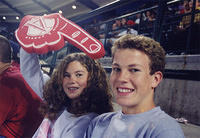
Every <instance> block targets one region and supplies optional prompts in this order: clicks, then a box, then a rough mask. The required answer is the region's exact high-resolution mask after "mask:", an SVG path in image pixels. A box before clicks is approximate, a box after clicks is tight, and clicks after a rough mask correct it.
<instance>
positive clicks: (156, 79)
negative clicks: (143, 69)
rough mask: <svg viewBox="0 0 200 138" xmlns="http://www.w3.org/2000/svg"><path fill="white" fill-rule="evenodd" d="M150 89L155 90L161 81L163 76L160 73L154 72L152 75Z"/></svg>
mask: <svg viewBox="0 0 200 138" xmlns="http://www.w3.org/2000/svg"><path fill="white" fill-rule="evenodd" d="M152 77H153V78H152V88H156V87H157V86H158V84H159V83H160V82H161V81H162V79H163V74H162V72H160V71H157V72H155V73H154V74H153V75H152Z"/></svg>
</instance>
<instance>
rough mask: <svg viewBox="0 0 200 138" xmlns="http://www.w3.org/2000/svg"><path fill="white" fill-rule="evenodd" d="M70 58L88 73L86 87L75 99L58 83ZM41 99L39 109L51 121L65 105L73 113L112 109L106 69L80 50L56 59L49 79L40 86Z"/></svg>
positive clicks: (79, 114)
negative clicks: (56, 63) (41, 89)
mask: <svg viewBox="0 0 200 138" xmlns="http://www.w3.org/2000/svg"><path fill="white" fill-rule="evenodd" d="M73 61H78V62H80V63H81V65H83V66H84V67H85V68H86V69H87V71H88V73H89V75H88V80H87V86H86V88H85V89H84V90H83V92H82V93H81V95H80V96H79V97H78V98H75V99H73V100H72V99H70V98H68V97H67V95H66V94H65V92H64V90H63V87H62V82H63V79H64V73H65V70H66V68H67V67H68V65H69V63H71V62H73ZM43 98H44V103H43V105H42V106H41V108H40V110H41V112H42V113H43V115H46V116H47V117H48V118H49V119H51V120H54V119H55V118H56V117H57V115H58V114H59V112H60V111H62V110H63V109H65V108H66V109H67V111H68V112H70V113H72V114H74V115H75V116H81V115H84V114H87V113H91V112H94V113H97V114H102V113H106V112H110V111H113V108H112V103H111V94H110V87H109V85H108V79H107V75H106V72H105V70H104V69H103V68H102V66H101V65H100V63H99V62H98V61H96V60H93V59H91V58H89V57H88V56H87V55H86V54H84V53H73V54H69V55H67V56H66V57H65V58H64V59H63V60H62V61H61V62H60V64H59V65H58V67H57V68H56V69H55V71H54V72H53V74H52V76H51V79H50V80H49V81H47V83H46V84H45V86H44V92H43Z"/></svg>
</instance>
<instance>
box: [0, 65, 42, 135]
mask: <svg viewBox="0 0 200 138" xmlns="http://www.w3.org/2000/svg"><path fill="white" fill-rule="evenodd" d="M40 103H41V99H40V98H39V97H38V96H37V95H36V94H35V93H34V92H33V91H32V89H31V88H30V87H29V86H28V84H27V83H26V82H25V81H24V79H23V77H22V75H21V73H20V71H19V69H18V68H16V67H13V66H12V67H9V68H8V69H6V70H5V71H4V72H2V73H1V74H0V136H6V137H7V138H16V137H32V135H33V134H34V132H35V131H36V130H37V128H38V127H39V125H40V123H41V121H42V119H43V117H42V116H41V114H40V113H39V112H38V107H39V105H40Z"/></svg>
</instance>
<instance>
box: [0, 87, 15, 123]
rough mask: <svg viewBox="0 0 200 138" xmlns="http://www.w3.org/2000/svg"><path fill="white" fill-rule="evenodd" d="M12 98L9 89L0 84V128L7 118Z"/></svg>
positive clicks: (11, 105)
mask: <svg viewBox="0 0 200 138" xmlns="http://www.w3.org/2000/svg"><path fill="white" fill-rule="evenodd" d="M13 96H14V95H12V93H11V89H10V88H8V87H7V86H5V85H3V84H0V126H1V125H2V124H3V122H4V121H5V120H6V119H7V116H8V114H9V112H10V111H11V109H12V107H13V102H14V99H13Z"/></svg>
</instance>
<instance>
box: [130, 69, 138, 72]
mask: <svg viewBox="0 0 200 138" xmlns="http://www.w3.org/2000/svg"><path fill="white" fill-rule="evenodd" d="M130 71H131V72H138V71H139V69H130Z"/></svg>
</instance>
